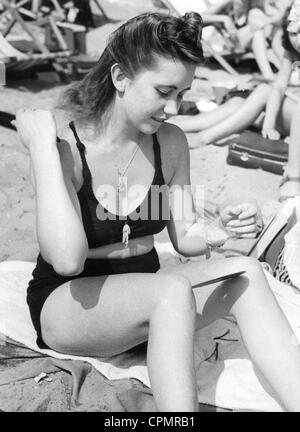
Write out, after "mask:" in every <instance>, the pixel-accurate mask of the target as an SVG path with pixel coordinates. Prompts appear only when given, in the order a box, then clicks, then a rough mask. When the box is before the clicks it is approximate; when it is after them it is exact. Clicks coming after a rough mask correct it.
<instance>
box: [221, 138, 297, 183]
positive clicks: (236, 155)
mask: <svg viewBox="0 0 300 432" xmlns="http://www.w3.org/2000/svg"><path fill="white" fill-rule="evenodd" d="M288 150H289V146H288V144H287V143H286V142H284V141H283V140H279V141H273V140H269V139H266V138H264V137H263V136H261V135H260V134H259V133H256V132H252V131H250V130H247V131H245V132H243V133H242V134H240V135H239V136H238V137H236V138H233V139H232V140H231V141H230V144H229V150H228V156H227V163H228V164H230V165H238V166H241V167H244V168H261V169H263V170H265V171H269V172H272V173H275V174H280V175H282V174H283V171H284V167H285V165H286V163H287V160H288Z"/></svg>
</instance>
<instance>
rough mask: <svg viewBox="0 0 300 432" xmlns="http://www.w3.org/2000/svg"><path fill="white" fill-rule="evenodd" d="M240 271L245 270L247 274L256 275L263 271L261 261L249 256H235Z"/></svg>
mask: <svg viewBox="0 0 300 432" xmlns="http://www.w3.org/2000/svg"><path fill="white" fill-rule="evenodd" d="M234 259H235V262H236V265H237V268H238V269H239V271H243V270H244V271H245V272H246V275H249V274H250V275H255V274H260V273H261V272H262V266H261V263H260V262H259V261H258V260H257V259H256V258H252V257H248V256H241V257H237V258H234Z"/></svg>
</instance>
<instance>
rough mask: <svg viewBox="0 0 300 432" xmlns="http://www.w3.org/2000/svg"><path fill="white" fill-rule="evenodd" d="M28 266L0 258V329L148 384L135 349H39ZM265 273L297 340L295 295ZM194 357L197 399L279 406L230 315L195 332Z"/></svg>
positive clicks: (299, 309) (299, 313) (244, 406)
mask: <svg viewBox="0 0 300 432" xmlns="http://www.w3.org/2000/svg"><path fill="white" fill-rule="evenodd" d="M170 254H171V252H170ZM33 268H34V264H33V263H29V262H22V261H10V262H8V261H7V262H2V263H0V333H2V335H6V336H8V337H10V338H12V339H14V340H16V341H18V342H20V343H23V344H25V345H26V346H28V347H29V348H31V349H33V350H35V351H38V352H44V353H46V354H48V355H50V356H53V357H56V358H60V359H77V360H78V359H79V360H84V361H87V362H89V363H91V364H92V365H93V366H94V367H95V368H96V369H97V370H98V371H99V372H101V373H102V374H103V375H105V376H106V377H107V378H108V379H122V378H135V379H138V380H140V381H141V382H143V383H144V384H145V385H147V386H150V383H149V377H148V372H147V367H146V360H145V358H144V357H140V358H137V357H136V354H134V353H133V354H132V353H125V354H122V355H120V356H115V357H114V358H112V359H102V358H90V357H76V356H68V355H63V354H59V353H57V352H55V351H52V350H40V349H39V348H38V346H37V345H36V342H35V341H36V334H35V331H34V328H33V326H32V323H31V319H30V315H29V310H28V307H27V304H26V287H27V283H28V281H29V279H30V278H31V272H32V270H33ZM267 277H268V280H269V282H270V284H271V286H272V289H273V291H274V293H275V295H276V297H277V299H278V301H279V303H280V305H281V307H282V309H283V311H284V312H285V314H286V316H287V317H288V319H289V321H290V323H291V325H292V326H293V328H294V331H295V333H296V335H297V338H298V340H300V295H297V294H295V292H294V291H293V289H292V288H290V287H288V286H285V285H282V284H281V283H280V282H278V281H277V280H275V279H274V278H273V277H272V276H270V275H268V274H267ZM228 331H229V332H228ZM224 333H227V334H226V335H225V336H224V338H223V339H234V340H237V341H226V340H220V339H216V338H218V337H220V336H222V335H224ZM296 342H297V341H296V340H295V343H296ZM2 343H5V342H3V341H2ZM216 343H218V359H217V360H216V358H215V355H212V354H213V352H214V350H215V347H216ZM0 349H1V347H0ZM209 357H210V359H208V358H209ZM195 360H196V362H195V363H196V371H197V384H198V396H199V402H202V403H207V404H210V405H215V406H219V407H223V408H229V409H240V410H255V411H282V409H281V407H280V406H279V404H278V403H277V402H276V400H275V399H274V397H273V396H272V395H271V394H270V393H268V392H267V391H266V389H264V388H263V386H262V384H261V383H260V381H259V379H258V377H257V376H256V374H255V372H254V368H253V365H252V363H251V361H250V360H249V358H248V355H247V353H246V351H245V349H244V346H243V344H242V342H241V341H240V334H239V331H238V328H237V326H236V325H235V323H234V322H233V321H232V320H228V319H223V320H218V321H216V322H215V323H214V324H212V325H211V326H209V327H207V328H206V329H204V330H201V331H198V332H197V335H196V343H195Z"/></svg>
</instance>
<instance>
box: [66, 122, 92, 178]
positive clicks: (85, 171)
mask: <svg viewBox="0 0 300 432" xmlns="http://www.w3.org/2000/svg"><path fill="white" fill-rule="evenodd" d="M69 126H70V129H71V131H72V132H73V135H74V137H75V140H76V146H77V148H78V150H79V154H80V158H81V162H82V174H83V179H89V180H91V179H92V175H91V171H90V169H89V166H88V163H87V161H86V157H85V145H84V144H83V143H82V142H81V140H80V138H79V136H78V133H77V131H76V128H75V124H74V122H73V121H71V122H70V123H69Z"/></svg>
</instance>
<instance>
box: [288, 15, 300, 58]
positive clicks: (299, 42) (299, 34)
mask: <svg viewBox="0 0 300 432" xmlns="http://www.w3.org/2000/svg"><path fill="white" fill-rule="evenodd" d="M287 31H288V34H289V40H290V42H291V44H292V46H293V48H294V49H295V50H296V51H297V52H298V53H299V54H300V23H299V24H298V23H290V24H289V26H288V28H287Z"/></svg>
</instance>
